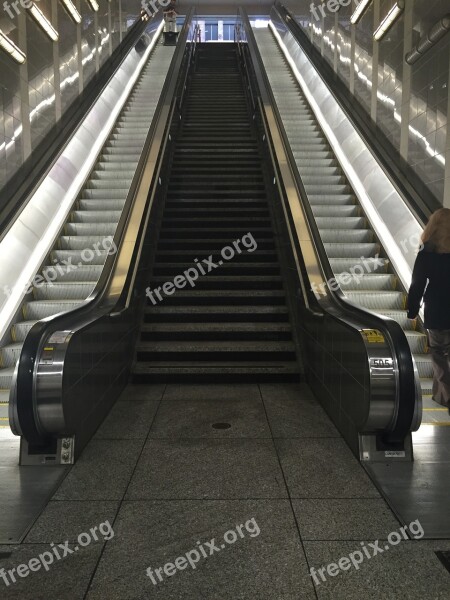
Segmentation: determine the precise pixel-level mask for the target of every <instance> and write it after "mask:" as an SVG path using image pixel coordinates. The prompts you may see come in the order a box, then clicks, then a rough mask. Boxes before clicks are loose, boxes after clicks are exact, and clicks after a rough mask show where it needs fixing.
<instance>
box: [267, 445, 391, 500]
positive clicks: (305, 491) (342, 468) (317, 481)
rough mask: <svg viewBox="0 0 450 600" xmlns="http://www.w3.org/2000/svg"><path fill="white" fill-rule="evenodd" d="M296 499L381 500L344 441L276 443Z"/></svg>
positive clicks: (288, 483)
mask: <svg viewBox="0 0 450 600" xmlns="http://www.w3.org/2000/svg"><path fill="white" fill-rule="evenodd" d="M275 444H276V446H277V448H278V452H279V456H280V460H281V465H282V468H283V472H284V474H285V477H286V481H287V486H288V488H289V491H290V494H291V496H292V497H293V498H371V497H379V493H378V491H377V489H376V487H375V486H374V484H373V483H372V482H371V480H370V479H369V477H368V475H367V474H366V473H365V471H364V470H363V468H362V467H361V465H360V464H359V463H358V461H357V460H356V458H355V457H354V456H353V454H352V453H351V451H350V449H349V448H348V446H347V444H346V443H345V442H344V440H342V439H334V438H316V439H314V438H309V439H305V440H302V439H291V440H283V439H278V440H275Z"/></svg>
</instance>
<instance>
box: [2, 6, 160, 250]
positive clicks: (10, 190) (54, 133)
mask: <svg viewBox="0 0 450 600" xmlns="http://www.w3.org/2000/svg"><path fill="white" fill-rule="evenodd" d="M160 19H161V17H156V14H155V15H154V17H153V19H152V20H150V22H147V23H143V22H142V21H141V20H138V21H136V23H135V24H134V25H133V26H132V27H131V29H130V30H129V31H128V32H127V34H126V36H125V38H124V39H123V41H122V43H121V44H120V45H119V46H118V47H117V48H116V49H115V50H114V51H113V54H112V55H111V56H110V57H109V58H108V59H107V60H106V61H105V63H104V64H103V65H102V66H101V68H100V71H99V73H98V74H96V75H95V76H94V77H93V78H92V79H91V80H90V81H89V82H88V84H87V85H86V87H85V89H84V90H83V92H82V93H81V94H80V95H79V96H77V98H76V99H75V100H74V101H73V102H72V104H71V105H70V106H69V107H68V109H67V111H65V112H64V114H63V115H62V118H61V120H60V121H59V122H58V123H56V124H55V125H54V126H53V127H52V129H51V130H50V131H49V132H48V133H47V135H46V136H45V138H44V140H43V141H42V143H41V144H40V145H39V146H38V147H37V148H36V150H35V151H33V153H32V154H31V156H30V157H29V158H28V159H27V161H26V162H25V163H24V164H23V165H22V166H21V167H20V169H19V171H18V172H17V173H16V174H15V175H13V177H12V178H11V179H10V180H9V181H8V182H7V184H6V186H4V187H3V188H2V189H1V190H0V192H1V193H0V240H1V239H2V238H3V237H4V236H5V235H6V233H7V231H8V230H9V228H10V227H11V225H12V224H13V223H14V222H15V221H16V220H17V218H18V217H19V215H20V213H21V212H22V211H23V209H24V208H25V207H26V205H27V203H28V201H29V199H30V197H31V196H32V195H33V194H34V192H35V191H36V189H37V188H38V186H39V185H40V184H41V183H42V180H43V179H44V177H45V176H46V175H47V173H48V171H49V169H50V168H51V166H52V164H53V163H54V162H55V160H56V159H57V157H58V156H59V155H60V154H61V152H62V151H63V150H64V148H65V147H66V145H67V143H68V140H70V137H71V135H72V134H73V132H74V131H75V130H76V129H77V127H78V125H79V124H80V122H81V120H82V119H83V118H84V117H85V115H86V113H87V112H88V111H89V109H90V108H91V106H93V104H94V103H95V102H96V101H97V100H98V98H99V97H100V96H101V94H102V93H103V91H104V89H105V88H106V87H107V85H108V84H109V82H110V81H111V79H112V78H113V77H114V75H115V73H116V72H117V69H118V68H119V67H120V65H121V64H122V62H123V61H124V60H125V58H126V57H127V55H128V53H129V51H130V49H131V48H132V47H133V46H135V44H136V43H137V42H138V41H139V39H140V38H141V37H142V35H143V34H144V33H145V32H146V31H147V30H148V28H149V27H150V26H152V27H153V26H156V23H157V22H158V20H160Z"/></svg>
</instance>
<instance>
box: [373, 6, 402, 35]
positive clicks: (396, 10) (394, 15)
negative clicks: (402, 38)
mask: <svg viewBox="0 0 450 600" xmlns="http://www.w3.org/2000/svg"><path fill="white" fill-rule="evenodd" d="M404 10H405V0H398V2H396V3H395V4H394V6H393V7H392V8H391V10H390V11H389V12H388V14H387V15H386V16H385V17H384V19H383V20H382V21H381V23H380V24H379V26H378V29H376V31H375V33H374V34H373V37H374V39H375V40H376V41H377V42H379V41H380V40H381V39H382V38H383V37H384V36H385V35H386V33H387V32H388V31H389V29H390V28H391V27H392V25H393V24H394V23H395V21H396V20H397V19H398V18H399V16H400V15H401V14H402V12H403V11H404Z"/></svg>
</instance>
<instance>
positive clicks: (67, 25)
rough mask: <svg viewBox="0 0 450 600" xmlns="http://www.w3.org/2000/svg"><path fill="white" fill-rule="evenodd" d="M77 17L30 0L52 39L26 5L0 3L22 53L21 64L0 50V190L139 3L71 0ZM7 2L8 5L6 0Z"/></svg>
mask: <svg viewBox="0 0 450 600" xmlns="http://www.w3.org/2000/svg"><path fill="white" fill-rule="evenodd" d="M73 1H74V4H75V6H76V7H77V9H78V11H79V13H80V14H81V17H82V21H81V23H80V25H76V24H75V23H74V21H73V20H72V19H71V18H70V17H69V14H68V12H67V11H66V9H65V8H64V5H63V2H62V0H36V5H37V6H38V8H39V9H40V10H41V11H42V12H43V13H44V15H45V16H46V18H47V19H48V20H49V21H50V22H51V23H52V25H53V27H54V28H55V29H56V30H57V31H58V34H59V39H58V42H56V43H55V42H52V41H51V40H50V39H49V37H48V36H47V35H46V34H45V33H44V32H43V31H42V29H41V28H40V27H39V26H38V25H37V23H36V21H35V20H34V19H33V18H32V16H31V15H30V13H29V11H27V10H25V9H23V8H22V7H21V6H20V4H19V5H18V10H20V13H19V14H16V12H17V11H16V10H14V8H10V10H9V13H10V14H8V11H7V10H6V9H5V5H3V6H2V7H1V9H0V29H1V30H2V32H3V33H5V34H6V35H8V37H9V38H10V39H11V40H12V41H13V42H14V43H15V44H16V45H18V46H19V48H20V49H21V50H22V51H23V52H25V54H26V55H27V61H26V63H25V64H24V65H19V64H17V63H16V62H15V61H14V60H13V59H12V58H10V57H9V55H8V54H6V53H4V52H0V193H1V190H2V189H4V188H5V186H6V184H7V183H8V181H9V180H10V179H11V177H12V176H13V175H15V174H16V173H17V171H18V170H19V169H20V167H21V166H22V165H23V163H24V161H25V160H26V159H27V158H28V157H29V156H30V154H31V153H39V146H40V144H41V142H42V141H43V139H44V137H45V136H46V135H47V133H48V132H49V131H50V130H51V128H52V127H54V126H55V124H56V123H57V122H58V120H59V119H60V118H61V116H62V115H63V114H64V112H65V111H66V110H67V109H68V108H69V106H70V105H71V104H72V103H73V102H74V100H76V98H77V97H78V95H79V94H80V92H81V91H82V90H83V88H84V87H85V86H86V85H87V84H88V83H89V81H90V80H91V79H92V77H94V76H95V74H96V72H97V71H98V69H99V68H101V66H102V65H103V64H104V63H105V61H106V60H107V59H108V57H109V56H110V55H111V53H112V52H113V51H114V49H115V48H116V47H117V46H118V45H119V44H120V41H121V39H122V38H123V36H124V35H126V33H127V31H128V30H129V29H130V28H131V27H132V25H133V24H134V23H135V22H136V19H137V18H138V16H139V15H138V13H139V8H140V4H139V3H136V2H135V1H133V2H132V1H131V0H111V2H108V1H107V0H98V4H99V10H98V11H97V12H94V11H93V10H92V8H91V7H90V5H89V4H88V2H87V1H86V0H73ZM8 6H11V5H8Z"/></svg>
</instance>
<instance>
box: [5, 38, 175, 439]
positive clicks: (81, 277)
mask: <svg viewBox="0 0 450 600" xmlns="http://www.w3.org/2000/svg"><path fill="white" fill-rule="evenodd" d="M173 53H174V48H171V47H166V46H163V45H162V43H158V44H157V45H156V46H155V48H154V50H153V52H152V53H151V55H150V58H149V60H148V63H147V64H146V65H145V67H144V68H143V70H142V73H141V75H140V77H139V79H138V81H137V83H136V85H135V87H134V88H133V90H132V92H131V94H130V96H129V99H128V101H127V102H126V104H125V106H124V108H123V111H122V112H121V114H120V116H119V118H118V120H117V122H116V124H115V126H114V128H113V130H112V132H111V134H110V136H109V139H108V140H107V142H106V144H105V145H104V147H103V150H102V152H101V154H100V155H99V157H98V159H97V163H96V165H95V167H94V169H93V171H92V173H91V174H90V177H89V179H88V180H87V181H86V183H85V185H84V187H83V189H82V190H81V192H80V194H79V198H78V200H77V202H76V203H75V205H74V206H73V209H72V211H71V212H70V214H69V217H68V219H67V222H66V224H65V226H64V228H63V230H62V231H61V233H60V236H59V238H58V240H57V242H56V244H55V246H54V247H53V249H52V250H51V252H50V253H49V255H48V257H47V259H46V261H45V263H44V265H43V266H42V267H41V269H40V275H41V278H40V279H36V280H35V281H36V284H37V285H35V286H34V287H33V289H32V292H31V293H30V294H28V296H27V298H26V300H25V302H24V304H23V306H22V308H21V310H20V314H19V316H18V318H16V320H15V322H14V323H13V324H12V326H11V329H10V343H8V344H7V345H5V346H4V347H3V348H0V419H1V421H0V423H2V425H3V427H4V428H6V427H7V422H8V402H9V395H10V388H11V383H12V379H13V374H14V368H15V365H16V363H17V360H18V358H19V356H20V353H21V350H22V346H23V342H24V340H25V338H26V336H27V334H28V333H29V331H30V330H31V328H32V327H33V326H34V325H35V323H36V322H37V321H39V320H41V319H44V318H46V317H49V316H52V315H56V314H58V313H61V312H66V311H68V310H71V309H74V308H76V307H77V306H80V305H81V304H82V303H83V302H84V301H85V300H86V298H88V297H89V295H90V294H91V292H92V290H93V289H94V287H95V285H96V283H97V281H98V280H99V278H100V275H101V273H102V270H103V266H104V263H105V260H106V257H107V255H108V252H110V251H113V250H114V249H113V247H112V240H113V237H114V233H115V231H116V228H117V225H118V222H119V219H120V217H121V215H122V210H123V208H124V205H125V202H126V199H127V195H128V193H129V190H130V186H131V182H132V179H133V177H134V174H135V172H136V168H137V166H138V162H139V158H140V156H141V154H142V150H143V146H144V142H145V140H146V137H147V135H148V131H149V128H150V125H151V123H152V120H153V117H154V114H155V109H156V106H157V104H158V101H159V98H160V95H161V90H162V88H163V85H164V82H165V80H166V77H167V72H168V70H169V66H170V63H171V60H172V58H173Z"/></svg>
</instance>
